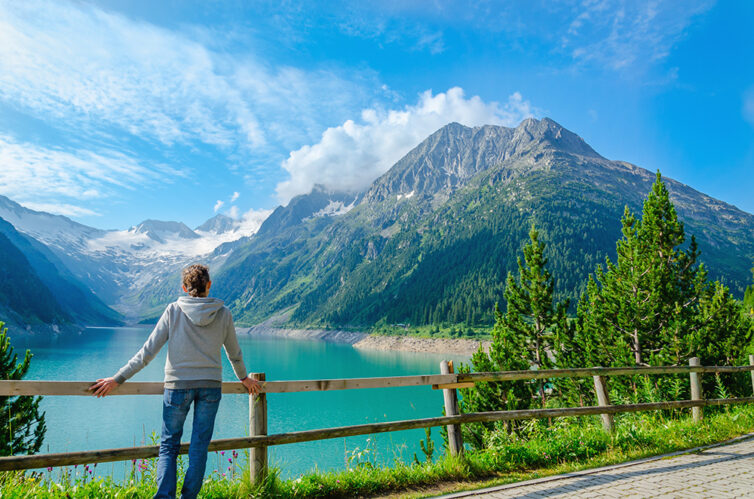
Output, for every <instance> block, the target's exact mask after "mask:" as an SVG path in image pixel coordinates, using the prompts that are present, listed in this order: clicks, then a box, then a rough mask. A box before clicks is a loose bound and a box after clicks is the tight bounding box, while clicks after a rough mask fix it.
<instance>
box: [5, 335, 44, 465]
mask: <svg viewBox="0 0 754 499" xmlns="http://www.w3.org/2000/svg"><path fill="white" fill-rule="evenodd" d="M4 326H5V324H4V323H3V322H0V379H4V380H19V379H22V378H23V377H24V375H25V374H26V372H27V371H28V370H29V363H30V362H31V357H32V354H31V352H30V351H29V350H27V351H26V355H25V356H24V360H23V362H21V363H18V355H17V354H15V353H14V352H13V347H12V346H11V344H10V338H9V337H8V334H7V333H8V329H7V328H5V327H4ZM41 400H42V397H0V424H1V425H2V426H1V427H2V433H0V455H3V456H11V455H14V454H34V453H36V452H38V451H39V449H40V447H41V446H42V440H43V439H44V435H45V431H46V430H47V427H46V426H45V417H44V413H40V412H39V403H40V401H41Z"/></svg>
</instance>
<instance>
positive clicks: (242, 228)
mask: <svg viewBox="0 0 754 499" xmlns="http://www.w3.org/2000/svg"><path fill="white" fill-rule="evenodd" d="M271 213H272V210H253V209H252V210H249V211H247V212H246V213H244V214H243V216H242V217H241V220H240V224H239V226H238V229H237V231H238V232H239V233H240V234H243V235H251V234H255V233H256V232H257V231H258V230H259V227H261V226H262V223H263V222H264V221H265V220H267V217H269V216H270V214H271Z"/></svg>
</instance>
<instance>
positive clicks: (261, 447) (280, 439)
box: [0, 355, 754, 478]
mask: <svg viewBox="0 0 754 499" xmlns="http://www.w3.org/2000/svg"><path fill="white" fill-rule="evenodd" d="M749 363H750V365H748V366H700V365H698V359H691V360H690V365H689V366H659V367H655V366H651V367H619V368H602V367H594V368H580V369H551V370H541V371H505V372H493V373H458V374H456V373H454V372H453V365H452V362H443V365H442V366H441V368H442V370H443V372H444V374H439V375H423V376H397V377H380V378H347V379H322V380H297V381H264V374H261V373H259V374H255V375H254V376H255V377H257V379H260V381H261V384H262V393H260V394H259V395H253V396H250V397H249V421H250V434H251V436H249V437H241V438H227V439H218V440H213V441H212V442H211V443H210V446H209V450H210V451H220V450H231V449H244V448H248V449H252V459H251V460H250V461H251V462H250V466H251V472H252V477H254V478H260V477H261V476H263V475H264V474H265V473H266V469H267V447H270V446H273V445H283V444H290V443H298V442H309V441H314V440H326V439H332V438H342V437H349V436H358V435H367V434H373V433H383V432H392V431H401V430H411V429H419V428H429V427H436V426H447V427H448V434H449V437H450V450H451V453H452V454H458V453H462V452H463V442H462V440H461V431H460V425H461V424H465V423H479V422H493V421H513V420H522V419H542V418H554V417H566V416H589V415H602V417H603V423H604V426H605V429H606V430H607V431H612V430H613V428H614V426H613V425H612V416H613V415H614V414H618V413H623V412H640V411H655V410H664V409H688V408H691V409H693V410H694V419H695V420H700V419H701V417H702V412H701V408H702V407H706V406H714V405H728V404H748V403H754V397H742V398H727V399H709V400H705V399H703V397H702V393H701V384H700V380H699V378H700V377H701V374H704V373H740V372H751V373H752V386H753V387H754V355H752V356H749ZM648 374H689V377H690V383H691V387H692V390H691V392H692V400H673V401H666V402H654V403H642V404H625V405H612V404H610V402H609V399H608V398H607V390H606V388H605V380H604V377H609V376H636V375H648ZM588 377H593V379H594V383H595V390H596V392H597V398H598V400H599V404H600V405H597V406H589V407H566V408H557V409H528V410H515V411H494V412H480V413H468V414H458V413H457V403H458V402H457V392H456V388H461V387H466V386H473V384H474V383H482V382H500V381H503V382H504V381H520V380H535V379H552V378H588ZM91 384H92V383H91V382H86V381H0V396H25V395H89V396H91V392H90V391H88V388H89V386H91ZM425 385H426V386H432V387H433V388H435V389H442V390H443V393H444V395H445V411H446V414H447V416H444V417H435V418H424V419H412V420H406V421H391V422H382V423H372V424H363V425H353V426H342V427H335V428H323V429H316V430H306V431H296V432H289V433H280V434H275V435H266V433H267V403H266V394H267V393H294V392H309V391H330V390H352V389H366V388H394V387H406V386H425ZM163 389H164V388H163V383H151V382H150V383H138V382H133V383H132V382H129V383H124V384H123V385H121V386H120V387H118V388H117V389H115V390H114V391H113V392H112V395H158V394H162V393H163ZM222 390H223V393H228V394H233V393H246V390H245V388H244V387H243V385H242V384H241V383H238V382H235V383H223V385H222ZM188 447H189V445H188V443H183V444H181V447H180V450H179V452H180V453H181V454H187V453H188ZM158 452H159V446H155V445H153V446H141V447H126V448H118V449H103V450H94V451H81V452H66V453H57V454H38V455H31V456H7V457H0V471H9V470H23V469H35V468H44V467H49V466H68V465H75V464H87V463H103V462H112V461H122V460H130V459H147V458H152V457H157V455H158Z"/></svg>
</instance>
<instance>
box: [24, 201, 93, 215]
mask: <svg viewBox="0 0 754 499" xmlns="http://www.w3.org/2000/svg"><path fill="white" fill-rule="evenodd" d="M23 206H25V207H27V208H29V209H30V210H36V211H44V212H47V213H53V214H55V215H65V216H66V217H83V216H98V215H99V213H97V212H96V211H92V210H89V209H87V208H82V207H81V206H75V205H72V204H60V203H33V202H26V203H23Z"/></svg>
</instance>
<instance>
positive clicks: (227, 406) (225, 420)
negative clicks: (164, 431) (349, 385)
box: [11, 327, 467, 478]
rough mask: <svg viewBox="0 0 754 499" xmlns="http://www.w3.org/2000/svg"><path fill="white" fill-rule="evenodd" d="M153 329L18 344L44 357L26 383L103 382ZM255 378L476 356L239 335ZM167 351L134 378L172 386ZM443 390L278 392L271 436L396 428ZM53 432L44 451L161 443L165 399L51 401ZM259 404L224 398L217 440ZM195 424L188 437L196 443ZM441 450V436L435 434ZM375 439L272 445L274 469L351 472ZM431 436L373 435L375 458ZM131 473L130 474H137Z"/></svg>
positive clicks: (242, 424) (394, 370)
mask: <svg viewBox="0 0 754 499" xmlns="http://www.w3.org/2000/svg"><path fill="white" fill-rule="evenodd" d="M150 332H151V328H145V327H139V328H125V327H123V328H88V329H86V330H85V331H84V332H83V333H81V334H80V335H78V336H76V335H64V336H57V337H47V336H45V337H35V336H28V337H11V340H12V344H13V346H14V347H15V348H16V351H17V352H18V353H19V356H21V355H22V350H23V349H25V348H29V349H31V351H32V353H33V354H34V358H33V360H32V363H31V368H30V369H29V373H28V374H27V376H26V377H25V379H39V380H75V381H90V380H91V381H93V380H95V379H97V378H101V377H106V376H112V375H113V374H114V373H115V372H116V371H117V369H118V368H120V367H121V366H122V365H123V364H124V363H125V362H127V361H128V359H129V358H130V357H131V356H132V355H133V354H134V353H135V352H136V351H137V350H138V349H139V348H140V347H141V345H142V344H143V342H144V340H145V339H146V338H147V336H148V335H149V333H150ZM239 343H240V344H241V348H242V349H243V352H244V360H245V362H246V366H247V368H248V369H249V371H254V372H264V373H266V375H267V380H270V381H273V380H293V379H327V378H362V377H376V376H405V375H412V374H439V372H440V366H439V365H440V362H441V361H442V360H443V359H452V360H455V361H456V362H458V361H465V360H467V357H464V356H458V355H444V354H422V353H413V352H392V351H388V352H384V351H371V350H360V349H356V348H353V347H351V346H350V345H345V344H337V343H327V342H323V341H316V340H295V339H279V338H264V339H262V338H258V337H250V336H244V335H239ZM165 355H166V350H165V349H163V351H161V352H160V354H159V355H158V356H157V357H156V358H155V359H154V360H153V361H152V363H151V364H149V365H148V366H147V367H146V368H145V369H144V370H142V371H141V372H139V373H138V374H137V375H136V376H134V377H133V378H132V379H131V381H162V379H163V367H164V364H165ZM223 362H224V365H223V376H224V379H225V380H227V381H235V377H234V376H233V371H232V370H231V367H230V363H229V362H228V360H227V359H226V358H225V357H224V355H223ZM442 406H443V398H442V392H441V391H439V390H432V389H431V387H428V386H423V387H406V388H385V389H382V388H380V389H364V390H343V391H330V392H307V393H290V394H270V395H268V433H270V434H272V433H283V432H289V431H297V430H307V429H316V428H328V427H334V426H344V425H353V424H364V423H372V422H379V421H395V420H402V419H415V418H425V417H436V416H440V415H442ZM42 407H43V410H44V411H45V412H46V421H47V428H48V429H47V435H46V437H45V443H44V445H43V447H42V450H41V452H44V453H47V452H70V451H77V450H93V449H106V448H114V447H128V446H132V445H134V444H136V445H143V444H145V443H146V444H147V445H149V444H151V439H150V435H151V434H152V433H153V432H155V433H156V434H158V435H159V431H160V425H161V415H162V397H161V396H158V395H140V396H131V395H127V396H109V397H106V398H103V399H97V398H94V397H82V396H78V397H77V396H48V397H45V398H44V400H43V401H42ZM248 414H249V400H248V396H246V395H240V394H239V395H228V394H225V395H223V400H222V402H221V404H220V410H219V412H218V415H217V420H216V423H215V432H214V436H213V438H230V437H241V436H245V435H248ZM190 428H191V419H190V416H189V419H188V420H187V422H186V426H185V430H184V435H183V438H182V440H183V441H188V440H189V439H190V431H191V430H190ZM433 437H434V440H435V443H436V447H437V449H440V448H441V439H440V436H439V429H434V430H433ZM367 438H370V436H363V437H349V438H346V439H343V438H340V439H333V440H322V441H319V442H308V443H300V444H290V445H282V446H276V447H271V448H270V451H269V452H270V454H269V455H270V462H271V464H272V465H274V466H278V467H279V468H280V469H281V472H282V475H283V476H284V477H286V478H290V477H295V476H298V475H300V474H301V473H305V472H307V471H311V470H314V469H315V468H316V469H319V470H332V469H344V468H346V466H347V456H348V455H351V453H352V452H353V451H354V450H355V449H357V448H358V449H363V448H364V447H365V446H366V445H367ZM422 438H424V430H409V431H402V432H394V433H382V434H379V435H376V436H371V439H372V440H371V443H370V445H373V452H372V453H370V455H371V456H372V459H373V460H376V462H378V463H383V464H386V463H391V462H392V461H393V460H394V459H395V458H396V457H397V458H399V459H402V460H403V461H405V462H410V461H412V460H413V455H414V453H417V454H418V455H419V456H420V458H422V457H423V455H422V453H421V451H420V448H419V440H420V439H422ZM227 457H228V456H227V455H226V456H223V457H221V456H219V455H216V454H214V453H211V454H210V458H209V461H208V464H207V472H208V474H209V473H213V472H214V471H215V470H218V473H221V472H223V471H227V467H228V461H227ZM129 467H130V463H128V464H125V463H122V462H121V463H113V464H102V465H99V466H98V468H97V471H98V474H112V475H113V476H115V477H116V478H121V477H123V476H124V473H125V472H126V470H127V468H129ZM129 469H130V468H129Z"/></svg>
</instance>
